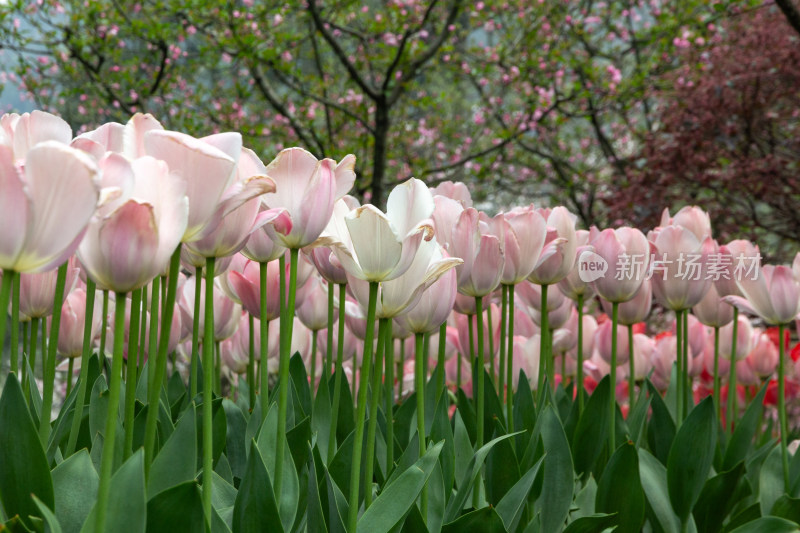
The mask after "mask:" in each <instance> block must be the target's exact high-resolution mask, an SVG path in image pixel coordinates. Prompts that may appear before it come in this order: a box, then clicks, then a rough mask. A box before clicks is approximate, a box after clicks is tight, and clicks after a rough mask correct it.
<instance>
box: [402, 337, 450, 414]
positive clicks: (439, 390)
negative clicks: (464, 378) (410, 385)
mask: <svg viewBox="0 0 800 533" xmlns="http://www.w3.org/2000/svg"><path fill="white" fill-rule="evenodd" d="M401 346H402V344H401ZM445 348H447V322H442V324H441V325H440V326H439V350H438V353H437V360H436V366H437V367H438V368H439V373H438V374H436V376H437V378H436V379H437V382H436V401H437V402H438V401H439V399H440V398H441V397H442V394H443V393H444V375H445V371H444V365H445V362H444V355H445V354H444V352H445ZM399 381H400V383H403V373H402V366H401V372H400V380H399ZM402 387H403V386H402V385H400V393H401V394H400V395H398V396H397V397H398V401H399V398H401V397H402V392H403V388H402Z"/></svg>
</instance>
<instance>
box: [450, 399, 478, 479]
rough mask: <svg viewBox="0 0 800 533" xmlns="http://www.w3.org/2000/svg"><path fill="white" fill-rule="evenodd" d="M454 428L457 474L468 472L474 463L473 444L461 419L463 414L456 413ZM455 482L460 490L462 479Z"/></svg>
mask: <svg viewBox="0 0 800 533" xmlns="http://www.w3.org/2000/svg"><path fill="white" fill-rule="evenodd" d="M454 426H455V429H454V431H453V447H454V449H455V472H466V471H467V468H468V467H469V463H470V461H472V456H473V453H472V444H471V443H470V440H469V434H468V432H467V428H466V427H465V426H464V421H463V420H462V419H461V413H459V412H458V411H456V414H455V417H454ZM455 480H456V483H457V485H456V486H457V487H458V488H459V489H460V488H461V485H460V483H461V478H460V477H456V478H455ZM469 482H470V480H467V483H469Z"/></svg>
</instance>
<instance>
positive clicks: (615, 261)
mask: <svg viewBox="0 0 800 533" xmlns="http://www.w3.org/2000/svg"><path fill="white" fill-rule="evenodd" d="M591 245H592V248H593V249H594V253H595V254H596V255H598V256H600V257H601V258H603V259H604V260H605V262H606V263H607V264H608V270H607V271H606V272H605V275H603V276H600V277H599V278H597V279H596V280H594V281H593V282H592V288H594V290H595V292H596V293H597V294H598V295H599V296H600V297H601V298H603V299H604V300H608V301H609V302H616V303H621V302H627V301H629V300H632V299H633V297H634V296H635V295H636V293H637V292H638V291H639V287H641V285H642V281H643V280H644V278H645V276H646V274H647V268H648V265H649V263H650V261H649V259H650V254H649V251H650V249H649V248H650V247H649V245H648V242H647V237H645V236H644V234H643V233H642V232H641V231H639V230H638V229H635V228H629V227H622V228H618V229H616V230H613V229H606V230H603V231H601V232H600V233H599V234H598V235H597V237H595V239H594V240H593V241H592V243H591Z"/></svg>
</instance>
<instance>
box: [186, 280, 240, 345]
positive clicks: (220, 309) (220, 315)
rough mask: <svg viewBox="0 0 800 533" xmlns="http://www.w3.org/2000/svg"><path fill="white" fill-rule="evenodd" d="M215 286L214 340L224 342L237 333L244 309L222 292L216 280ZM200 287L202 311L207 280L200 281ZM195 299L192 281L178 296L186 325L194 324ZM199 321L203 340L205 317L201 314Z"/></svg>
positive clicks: (200, 334) (188, 282)
mask: <svg viewBox="0 0 800 533" xmlns="http://www.w3.org/2000/svg"><path fill="white" fill-rule="evenodd" d="M214 285H215V290H214V340H215V341H222V340H225V339H227V338H229V337H231V336H232V335H233V334H234V333H235V332H236V329H237V328H238V327H239V321H240V319H241V314H242V308H241V306H240V305H239V304H237V303H236V302H234V301H233V300H231V299H230V298H228V296H227V295H226V294H225V293H224V291H222V290H221V287H220V285H219V281H218V280H214ZM200 287H201V290H200V309H205V279H202V280H201V281H200ZM195 297H196V295H195V283H194V280H193V279H190V280H188V281H187V282H186V283H184V284H183V287H182V290H181V292H180V294H179V296H178V308H179V309H180V315H181V320H182V321H183V323H184V324H193V320H192V317H193V316H194V304H195ZM198 320H199V322H198V328H199V329H198V333H199V336H200V338H201V339H202V338H203V335H204V332H205V329H204V325H203V324H204V323H205V315H204V314H203V313H201V314H200V316H199V317H198Z"/></svg>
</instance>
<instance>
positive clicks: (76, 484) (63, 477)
mask: <svg viewBox="0 0 800 533" xmlns="http://www.w3.org/2000/svg"><path fill="white" fill-rule="evenodd" d="M52 475H53V489H54V492H55V500H56V501H55V504H56V517H58V521H59V522H60V523H61V528H62V529H63V531H64V533H77V532H78V531H80V530H81V526H82V525H83V523H84V522H85V521H86V517H87V516H89V513H90V512H91V510H92V507H94V502H95V500H96V499H97V487H98V486H99V485H100V477H99V476H98V475H97V471H96V470H95V469H94V465H93V464H92V460H91V459H90V458H89V452H87V451H86V448H83V449H81V450H78V451H77V452H75V453H74V454H72V455H70V456H69V457H67V459H66V460H65V461H64V462H63V463H61V464H60V465H58V466H57V467H55V468H54V469H53V472H52Z"/></svg>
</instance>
